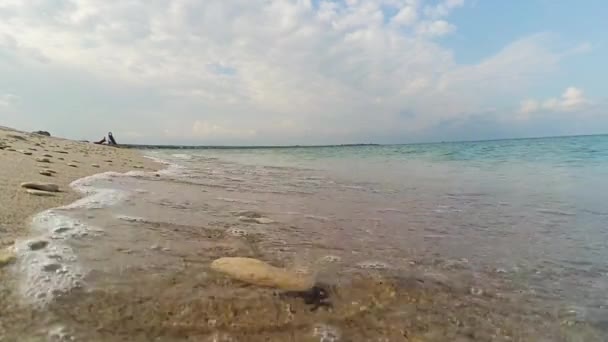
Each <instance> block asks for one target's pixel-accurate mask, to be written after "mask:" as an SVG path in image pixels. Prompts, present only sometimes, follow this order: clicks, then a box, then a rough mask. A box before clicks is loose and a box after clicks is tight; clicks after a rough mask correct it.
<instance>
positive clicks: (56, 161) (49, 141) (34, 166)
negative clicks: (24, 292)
mask: <svg viewBox="0 0 608 342" xmlns="http://www.w3.org/2000/svg"><path fill="white" fill-rule="evenodd" d="M36 159H39V160H42V161H37V160H36ZM70 164H71V165H70ZM0 165H1V166H0V192H1V193H2V196H0V208H1V209H0V251H1V252H0V253H2V254H4V255H5V256H7V258H8V255H10V254H12V253H11V252H10V250H11V248H12V247H13V245H14V243H15V240H17V239H19V238H26V237H28V236H32V235H35V234H36V233H35V232H33V231H32V230H31V217H32V216H33V215H34V214H36V213H39V212H42V211H43V210H46V209H50V208H55V207H59V206H62V205H65V204H69V203H72V202H74V201H76V200H77V199H79V198H81V197H82V196H83V194H81V193H78V192H77V191H75V190H74V189H73V188H71V187H70V185H69V184H70V183H71V182H73V181H75V180H77V179H79V178H82V177H85V176H90V175H93V174H97V173H102V172H107V171H115V172H127V171H129V170H134V169H137V170H148V171H153V170H157V169H159V168H160V165H159V164H157V163H155V162H153V161H151V160H150V159H146V158H143V157H142V156H141V155H140V154H138V153H137V152H134V151H132V150H124V149H119V148H115V147H111V146H107V145H95V144H92V143H86V142H77V141H73V140H67V139H62V138H56V137H47V136H43V135H39V134H33V133H27V132H21V131H18V130H14V129H10V128H6V127H0ZM45 170H50V171H51V172H52V173H51V174H50V176H45V175H42V174H40V172H41V171H42V172H44V171H45ZM23 182H46V183H54V184H57V185H58V186H59V189H60V191H59V192H56V193H54V194H53V196H36V195H31V194H29V193H27V192H26V189H24V188H22V187H21V186H20V184H21V183H23ZM1 266H2V267H0V278H1V279H2V281H1V284H0V289H1V291H0V294H1V299H0V312H2V318H1V319H0V336H4V337H5V338H6V334H7V333H6V330H7V329H8V327H9V326H10V324H11V323H13V322H16V321H18V319H17V317H14V318H11V317H10V316H11V312H13V313H15V305H16V304H15V303H16V302H18V300H17V299H16V298H14V293H13V292H14V291H12V287H11V286H12V285H14V284H13V283H12V282H11V280H10V278H14V274H9V270H8V269H9V268H10V265H8V264H7V265H1ZM9 283H10V284H9ZM22 323H23V325H24V326H27V324H28V323H26V322H22ZM12 328H13V329H14V327H12Z"/></svg>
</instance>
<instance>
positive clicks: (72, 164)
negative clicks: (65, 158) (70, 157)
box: [68, 163, 78, 167]
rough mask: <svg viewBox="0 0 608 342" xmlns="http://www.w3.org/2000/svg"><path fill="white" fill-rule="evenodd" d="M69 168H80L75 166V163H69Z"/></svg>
mask: <svg viewBox="0 0 608 342" xmlns="http://www.w3.org/2000/svg"><path fill="white" fill-rule="evenodd" d="M68 166H69V167H78V165H76V164H74V163H69V164H68Z"/></svg>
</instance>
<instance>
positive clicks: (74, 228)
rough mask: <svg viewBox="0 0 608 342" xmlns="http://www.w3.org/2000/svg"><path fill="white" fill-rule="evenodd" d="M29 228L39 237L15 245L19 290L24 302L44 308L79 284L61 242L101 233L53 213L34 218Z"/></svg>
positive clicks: (70, 257) (75, 268)
mask: <svg viewBox="0 0 608 342" xmlns="http://www.w3.org/2000/svg"><path fill="white" fill-rule="evenodd" d="M32 225H33V228H34V229H35V230H36V231H37V232H40V233H42V235H40V236H38V237H36V238H30V239H25V240H20V241H17V242H16V243H15V252H16V254H17V256H18V260H19V262H18V264H17V269H18V271H19V275H20V282H19V288H20V292H21V295H22V296H23V297H24V298H25V299H26V300H27V301H28V302H30V303H31V304H33V305H35V306H44V305H46V304H48V303H49V302H50V301H51V300H52V299H53V298H54V297H56V296H58V295H61V294H62V293H67V292H69V291H70V290H72V289H73V288H77V287H81V286H82V284H83V275H84V270H83V269H82V267H81V266H80V264H79V263H78V262H77V258H76V254H75V253H74V251H73V250H72V248H70V247H69V246H68V245H67V244H66V242H65V241H66V240H67V239H68V238H74V237H80V236H85V235H89V234H91V233H99V232H100V231H101V230H99V229H92V228H90V227H87V226H86V225H84V224H83V223H82V222H80V221H79V220H76V219H73V218H71V217H68V216H65V215H60V214H57V213H56V212H54V211H53V210H47V211H44V212H41V213H39V214H37V215H36V216H34V218H33V224H32ZM34 246H36V247H34Z"/></svg>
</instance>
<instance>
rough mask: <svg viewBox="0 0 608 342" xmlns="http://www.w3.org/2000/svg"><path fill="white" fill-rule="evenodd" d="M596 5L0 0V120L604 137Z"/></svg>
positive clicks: (187, 139)
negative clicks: (26, 0)
mask: <svg viewBox="0 0 608 342" xmlns="http://www.w3.org/2000/svg"><path fill="white" fill-rule="evenodd" d="M606 17H608V3H605V2H603V1H598V0H588V1H584V2H573V1H565V0H554V1H549V0H527V1H524V0H514V1H490V0H485V1H484V0H340V1H329V0H314V1H311V0H273V1H265V0H205V1H203V0H174V1H161V0H151V1H146V0H129V1H104V2H100V1H94V0H37V1H32V2H24V1H20V0H5V1H2V2H1V3H0V125H5V126H12V127H16V128H20V129H24V130H38V129H45V130H49V131H51V132H53V133H55V134H56V135H61V136H65V137H70V138H76V139H89V140H94V139H99V138H100V137H101V136H102V135H103V134H105V133H106V132H107V131H113V132H114V134H115V136H117V137H118V138H119V139H120V140H121V141H128V142H134V143H186V144H236V145H241V144H326V143H354V142H379V143H401V142H417V141H437V140H463V139H464V140H469V139H473V140H477V139H493V138H508V137H525V136H546V135H568V134H595V133H606V132H608V119H607V117H608V113H607V111H606V109H607V107H608V96H607V95H606V94H607V92H606V91H605V86H604V84H603V83H604V82H605V80H606V79H608V68H607V67H606V66H605V61H606V60H608V48H607V47H606V46H607V43H608V42H607V41H606V40H607V38H606V37H605V33H606V32H608V23H607V21H606V20H605V18H606Z"/></svg>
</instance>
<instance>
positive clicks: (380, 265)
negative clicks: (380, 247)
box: [357, 260, 391, 270]
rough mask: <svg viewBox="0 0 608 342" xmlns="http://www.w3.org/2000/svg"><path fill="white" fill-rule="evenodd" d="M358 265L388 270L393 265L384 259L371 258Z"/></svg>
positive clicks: (370, 268) (365, 267) (364, 267)
mask: <svg viewBox="0 0 608 342" xmlns="http://www.w3.org/2000/svg"><path fill="white" fill-rule="evenodd" d="M357 267H359V268H362V269H368V270H386V269H389V268H390V267H391V266H390V265H389V264H387V263H385V262H382V261H377V260H369V261H363V262H360V263H358V264H357Z"/></svg>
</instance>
